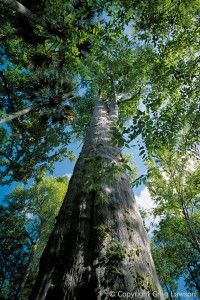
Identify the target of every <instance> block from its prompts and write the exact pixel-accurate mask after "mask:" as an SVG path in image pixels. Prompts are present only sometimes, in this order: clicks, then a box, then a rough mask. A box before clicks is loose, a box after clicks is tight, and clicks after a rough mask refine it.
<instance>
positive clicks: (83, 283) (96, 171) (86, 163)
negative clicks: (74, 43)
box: [29, 95, 164, 300]
mask: <svg viewBox="0 0 200 300" xmlns="http://www.w3.org/2000/svg"><path fill="white" fill-rule="evenodd" d="M117 110H118V109H117V103H116V102H115V101H114V100H113V101H111V102H105V101H103V100H102V99H101V97H100V95H99V97H98V98H97V100H96V103H95V107H94V113H93V117H92V120H91V125H90V127H89V129H88V133H87V136H86V139H85V142H84V146H83V149H82V152H81V154H80V156H79V159H78V161H77V163H76V166H75V169H74V173H73V176H72V178H71V180H70V183H69V188H68V192H67V195H66V197H65V200H64V202H63V205H62V207H61V210H60V213H59V215H58V219H57V223H56V225H55V228H54V230H53V232H52V234H51V237H50V239H49V242H48V244H47V247H46V249H45V251H44V253H43V255H42V258H41V262H40V271H39V274H38V278H37V280H36V283H35V286H34V289H33V291H32V294H31V296H30V298H29V299H30V300H50V299H52V300H53V299H59V300H67V299H69V300H79V299H84V297H86V299H92V300H95V299H98V300H99V299H123V298H122V296H123V293H126V294H124V298H127V293H132V294H131V298H132V299H164V296H163V294H162V290H161V287H160V284H159V281H158V278H157V276H156V272H155V267H154V263H153V261H152V257H151V254H150V244H149V239H148V236H147V233H146V231H145V229H144V226H143V221H142V219H141V217H140V214H139V210H138V207H137V204H136V201H135V198H134V195H133V192H132V188H131V185H130V183H129V181H128V179H127V176H126V173H125V172H124V171H123V168H122V166H121V162H120V160H121V149H120V148H119V147H117V146H112V144H111V140H112V138H113V135H112V130H111V126H112V124H113V123H115V122H116V121H117V119H118V116H117V114H118V112H117Z"/></svg>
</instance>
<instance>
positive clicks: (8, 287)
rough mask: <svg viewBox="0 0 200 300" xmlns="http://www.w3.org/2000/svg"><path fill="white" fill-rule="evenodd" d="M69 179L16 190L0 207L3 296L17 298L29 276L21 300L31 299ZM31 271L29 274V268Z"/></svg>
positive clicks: (45, 181) (35, 184) (58, 178)
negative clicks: (24, 277)
mask: <svg viewBox="0 0 200 300" xmlns="http://www.w3.org/2000/svg"><path fill="white" fill-rule="evenodd" d="M67 187H68V182H67V178H66V177H57V178H53V177H50V178H45V177H43V178H42V180H41V181H39V182H34V183H33V184H32V186H31V187H30V188H28V189H27V188H25V187H24V186H18V187H16V188H15V189H14V190H13V192H12V193H11V194H8V195H7V196H6V198H5V201H4V206H2V205H1V206H0V215H1V229H0V240H1V249H0V257H1V264H0V274H1V276H0V283H1V290H0V295H1V296H2V297H6V298H9V299H11V298H12V297H14V296H16V294H17V292H18V290H19V288H20V286H21V284H22V280H23V275H24V274H25V273H26V272H27V275H28V276H27V280H26V282H25V286H24V289H23V291H22V295H21V297H22V298H20V299H24V300H25V299H27V298H28V295H29V292H30V291H31V289H32V286H33V283H34V281H35V278H36V275H37V272H38V268H39V259H40V256H41V254H42V251H43V249H44V247H45V246H46V243H47V241H48V238H49V235H50V233H51V231H52V229H53V226H54V223H55V218H56V216H57V214H58V212H59V209H60V206H61V204H62V201H63V199H64V196H65V193H66V190H67ZM29 263H30V266H29V270H28V265H29Z"/></svg>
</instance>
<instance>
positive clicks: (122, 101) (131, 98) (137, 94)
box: [118, 85, 143, 104]
mask: <svg viewBox="0 0 200 300" xmlns="http://www.w3.org/2000/svg"><path fill="white" fill-rule="evenodd" d="M142 87H143V85H141V87H140V88H139V91H138V92H137V93H136V94H134V95H133V96H131V97H130V98H127V99H124V100H121V101H119V102H118V104H123V103H124V102H128V101H131V100H134V98H135V97H137V96H139V95H140V93H141V90H142Z"/></svg>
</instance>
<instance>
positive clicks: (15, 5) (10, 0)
mask: <svg viewBox="0 0 200 300" xmlns="http://www.w3.org/2000/svg"><path fill="white" fill-rule="evenodd" d="M0 2H2V3H4V4H6V5H8V6H10V7H11V8H12V9H14V10H16V11H17V12H18V13H20V14H21V15H23V16H24V17H26V18H27V19H29V20H31V21H32V22H33V23H36V24H38V25H40V26H42V27H44V28H46V29H47V30H49V24H48V23H47V22H46V21H44V20H43V19H41V18H40V17H38V16H37V15H36V14H34V13H33V12H31V11H30V10H29V9H28V8H26V7H25V6H24V5H23V4H21V3H19V2H18V1H16V0H0Z"/></svg>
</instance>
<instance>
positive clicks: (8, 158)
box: [0, 151, 13, 163]
mask: <svg viewBox="0 0 200 300" xmlns="http://www.w3.org/2000/svg"><path fill="white" fill-rule="evenodd" d="M0 155H3V156H4V157H6V158H7V160H9V162H10V163H13V161H12V159H10V157H9V156H8V155H7V154H5V153H4V152H2V151H0Z"/></svg>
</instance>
